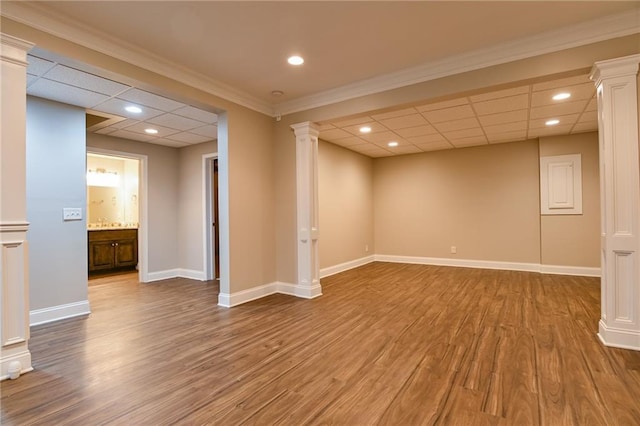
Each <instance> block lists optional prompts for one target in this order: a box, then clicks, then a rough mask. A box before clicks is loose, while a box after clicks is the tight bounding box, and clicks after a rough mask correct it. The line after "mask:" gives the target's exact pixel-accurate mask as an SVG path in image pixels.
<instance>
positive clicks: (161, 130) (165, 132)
mask: <svg viewBox="0 0 640 426" xmlns="http://www.w3.org/2000/svg"><path fill="white" fill-rule="evenodd" d="M149 128H153V129H156V130H157V131H158V133H157V134H155V135H150V136H151V137H155V138H165V137H167V136H169V135H173V134H176V133H178V132H179V130H175V129H171V128H169V127H163V126H158V125H156V124H154V125H151V124H149V123H145V122H142V123H137V124H134V125H132V126H129V127H127V128H126V129H127V132H136V133H140V134H143V135H149V134H148V133H146V132H145V131H144V130H145V129H149Z"/></svg>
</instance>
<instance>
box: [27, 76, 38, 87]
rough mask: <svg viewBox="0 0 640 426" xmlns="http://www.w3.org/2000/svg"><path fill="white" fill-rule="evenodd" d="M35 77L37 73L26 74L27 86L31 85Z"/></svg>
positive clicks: (36, 77)
mask: <svg viewBox="0 0 640 426" xmlns="http://www.w3.org/2000/svg"><path fill="white" fill-rule="evenodd" d="M37 79H38V76H37V75H32V74H27V87H29V86H31V85H32V84H33V83H34V82H35V81H36V80H37Z"/></svg>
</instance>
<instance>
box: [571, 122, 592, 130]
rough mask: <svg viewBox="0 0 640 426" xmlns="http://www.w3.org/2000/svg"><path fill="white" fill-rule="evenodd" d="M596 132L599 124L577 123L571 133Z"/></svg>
mask: <svg viewBox="0 0 640 426" xmlns="http://www.w3.org/2000/svg"><path fill="white" fill-rule="evenodd" d="M596 130H598V123H597V122H584V123H577V124H576V125H575V126H573V129H572V130H571V133H581V132H594V131H596Z"/></svg>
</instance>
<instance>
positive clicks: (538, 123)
mask: <svg viewBox="0 0 640 426" xmlns="http://www.w3.org/2000/svg"><path fill="white" fill-rule="evenodd" d="M578 117H580V114H569V115H562V116H558V117H557V119H558V120H560V123H559V125H560V126H566V125H572V124H574V123H575V122H576V121H578ZM547 121H548V119H546V118H536V119H534V120H531V121H529V129H539V128H541V127H547V125H546V124H545V123H546V122H547Z"/></svg>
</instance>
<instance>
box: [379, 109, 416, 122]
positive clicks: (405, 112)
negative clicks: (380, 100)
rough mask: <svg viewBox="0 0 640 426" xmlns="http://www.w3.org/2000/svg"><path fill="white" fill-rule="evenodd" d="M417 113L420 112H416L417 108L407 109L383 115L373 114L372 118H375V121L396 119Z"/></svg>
mask: <svg viewBox="0 0 640 426" xmlns="http://www.w3.org/2000/svg"><path fill="white" fill-rule="evenodd" d="M417 113H418V110H416V109H415V108H405V109H399V110H396V111H390V112H384V113H382V114H373V115H372V116H371V118H373V119H374V120H385V119H387V118H396V117H402V116H404V115H411V114H417Z"/></svg>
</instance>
